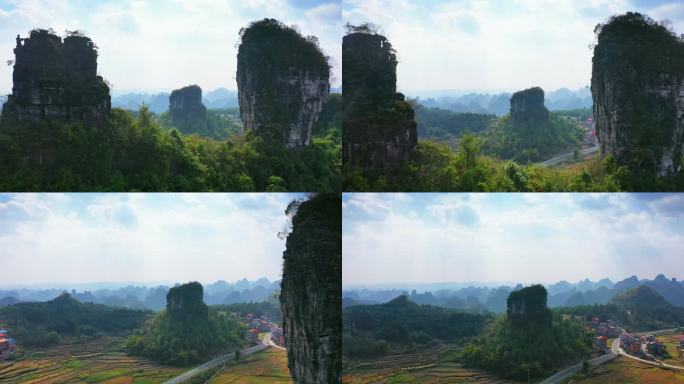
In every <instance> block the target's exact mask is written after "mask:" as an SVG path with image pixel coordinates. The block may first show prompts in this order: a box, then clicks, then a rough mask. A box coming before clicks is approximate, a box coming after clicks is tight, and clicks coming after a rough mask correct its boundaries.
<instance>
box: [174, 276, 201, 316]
mask: <svg viewBox="0 0 684 384" xmlns="http://www.w3.org/2000/svg"><path fill="white" fill-rule="evenodd" d="M203 293H204V288H202V284H200V283H198V282H192V283H187V284H183V285H179V286H177V287H173V288H171V289H169V293H167V294H166V311H167V312H168V314H169V316H170V317H171V319H189V318H194V319H198V320H200V319H204V320H206V319H207V318H208V316H209V309H208V307H207V305H206V304H204V300H203Z"/></svg>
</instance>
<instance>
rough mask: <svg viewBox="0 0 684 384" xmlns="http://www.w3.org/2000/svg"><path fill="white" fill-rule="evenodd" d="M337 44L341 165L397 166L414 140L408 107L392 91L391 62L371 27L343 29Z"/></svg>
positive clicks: (385, 45) (393, 72)
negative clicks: (338, 50) (341, 136)
mask: <svg viewBox="0 0 684 384" xmlns="http://www.w3.org/2000/svg"><path fill="white" fill-rule="evenodd" d="M347 28H348V33H347V35H346V36H344V38H343V40H342V89H343V108H344V109H343V120H342V134H343V148H342V151H343V152H342V157H343V162H344V164H345V165H356V166H360V167H362V168H364V169H367V170H369V169H383V168H388V167H394V166H397V165H398V164H400V163H401V162H403V161H404V160H405V159H407V157H408V156H409V154H410V153H411V151H412V150H413V147H415V145H416V144H417V142H418V133H417V129H416V127H417V125H416V122H415V121H414V112H413V108H412V107H411V105H410V104H409V103H407V102H406V101H405V100H404V95H402V94H401V93H397V92H396V82H397V74H396V69H397V58H396V53H395V51H394V49H393V48H392V45H391V44H390V42H389V41H388V40H387V38H385V37H384V36H382V35H380V34H378V33H376V32H375V30H374V29H373V27H372V26H369V25H361V26H358V27H355V26H347Z"/></svg>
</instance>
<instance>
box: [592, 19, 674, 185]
mask: <svg viewBox="0 0 684 384" xmlns="http://www.w3.org/2000/svg"><path fill="white" fill-rule="evenodd" d="M596 33H597V37H598V42H597V44H596V46H595V48H594V57H593V67H592V78H591V93H592V97H593V100H594V107H593V108H594V121H595V122H596V133H597V136H598V141H599V144H600V148H601V156H603V157H605V156H608V155H612V156H614V157H615V158H616V160H617V161H618V162H619V163H622V164H625V163H635V162H639V163H640V164H653V165H654V167H655V169H656V172H657V173H658V174H659V175H668V174H672V173H674V172H677V171H679V170H681V167H682V154H683V153H684V43H683V42H682V40H681V39H680V38H679V37H678V36H676V35H675V34H674V33H673V32H671V31H669V30H668V29H667V28H666V27H664V26H662V25H659V24H658V23H656V22H654V21H653V20H651V19H650V18H648V17H646V16H643V15H641V14H638V13H631V12H630V13H626V14H624V15H620V16H616V17H613V18H611V19H610V20H609V22H608V23H606V24H603V25H599V26H597V28H596Z"/></svg>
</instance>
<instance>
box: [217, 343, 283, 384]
mask: <svg viewBox="0 0 684 384" xmlns="http://www.w3.org/2000/svg"><path fill="white" fill-rule="evenodd" d="M210 383H211V384H252V383H254V384H290V383H292V379H291V378H290V370H289V369H288V368H287V352H286V351H284V350H282V349H277V348H269V349H267V350H266V351H264V352H260V353H255V354H253V355H250V356H247V357H245V358H244V360H243V361H242V362H241V363H239V364H237V365H234V366H230V367H227V368H225V369H224V370H223V371H222V372H221V373H220V374H218V375H217V376H216V377H215V378H214V379H213V380H211V381H210Z"/></svg>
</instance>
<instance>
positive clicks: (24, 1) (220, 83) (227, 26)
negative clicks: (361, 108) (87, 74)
mask: <svg viewBox="0 0 684 384" xmlns="http://www.w3.org/2000/svg"><path fill="white" fill-rule="evenodd" d="M340 12H341V11H340V2H339V0H337V1H336V0H0V59H1V63H0V64H1V65H0V94H8V93H10V92H11V89H12V67H8V66H6V65H5V62H6V61H7V60H12V59H14V53H13V52H12V50H13V48H14V46H15V45H16V42H15V38H16V35H17V34H21V35H22V36H24V37H26V36H27V34H28V31H29V30H31V29H33V28H36V27H41V28H53V29H54V30H55V31H58V32H59V33H63V31H65V30H75V29H80V30H83V31H85V32H86V33H87V34H88V36H89V37H90V38H92V39H93V41H94V42H95V44H97V45H98V46H99V47H100V58H99V64H100V65H99V72H100V73H101V74H102V75H103V76H104V77H105V78H106V79H107V80H109V81H110V82H112V83H113V84H114V90H115V91H126V90H155V91H156V90H171V89H176V88H180V87H182V86H185V85H189V84H198V85H200V86H201V87H202V89H204V90H205V91H208V90H213V89H215V88H218V87H225V88H229V89H236V88H237V85H236V83H235V71H236V68H237V66H236V56H237V44H238V43H239V35H238V32H239V31H240V28H243V27H245V26H247V25H248V23H250V22H251V21H254V20H258V19H262V18H265V17H272V18H276V19H279V20H281V21H283V22H284V23H286V24H287V25H293V24H296V25H297V26H298V27H299V29H300V31H301V33H302V34H304V35H315V36H317V37H318V38H319V40H320V44H321V47H322V49H323V51H324V53H325V54H326V55H328V56H330V57H331V58H332V64H333V66H334V68H333V77H335V78H336V79H337V80H336V82H335V85H338V84H339V83H340V79H341V74H340V70H341V65H342V64H341V63H342V59H341V55H342V48H341V45H342V42H341V39H342V34H343V28H342V23H341V13H340Z"/></svg>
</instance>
